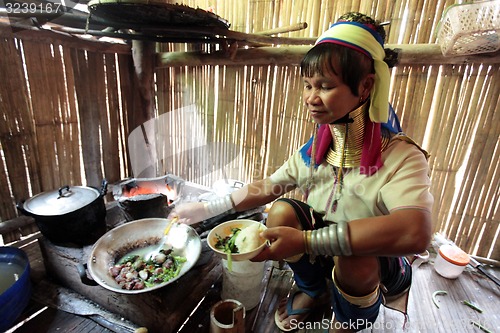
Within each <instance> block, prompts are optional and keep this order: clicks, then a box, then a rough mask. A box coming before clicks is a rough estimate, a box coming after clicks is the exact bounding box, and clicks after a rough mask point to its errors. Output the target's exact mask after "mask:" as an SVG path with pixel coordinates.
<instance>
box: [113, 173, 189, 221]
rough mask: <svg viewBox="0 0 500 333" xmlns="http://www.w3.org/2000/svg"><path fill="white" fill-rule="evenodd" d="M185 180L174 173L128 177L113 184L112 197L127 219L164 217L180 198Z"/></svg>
mask: <svg viewBox="0 0 500 333" xmlns="http://www.w3.org/2000/svg"><path fill="white" fill-rule="evenodd" d="M184 184H185V181H184V180H183V179H182V178H179V177H177V176H174V175H170V174H169V175H165V176H162V177H156V178H128V179H125V180H123V181H121V182H119V183H118V184H115V185H113V197H114V199H115V200H116V201H117V202H118V206H119V207H120V208H121V210H122V212H123V213H124V215H125V218H126V219H127V220H128V221H133V220H138V219H142V218H149V217H159V218H165V217H167V216H168V214H169V213H170V211H171V210H172V208H173V204H174V203H175V202H176V201H177V200H178V199H179V198H180V196H181V192H182V189H183V188H184Z"/></svg>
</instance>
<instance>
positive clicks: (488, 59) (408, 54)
mask: <svg viewBox="0 0 500 333" xmlns="http://www.w3.org/2000/svg"><path fill="white" fill-rule="evenodd" d="M310 48H311V46H283V47H259V48H249V49H238V50H237V51H236V54H229V53H228V52H223V51H220V52H214V53H210V54H207V53H200V52H165V53H159V54H158V59H157V61H158V67H160V68H161V67H178V66H204V65H225V66H245V65H248V66H251V65H282V66H285V65H298V64H300V61H301V60H302V58H303V57H304V55H305V54H306V52H307V51H308V50H309V49H310ZM386 48H390V49H396V50H397V51H398V53H399V61H398V65H403V66H404V65H442V64H457V65H460V64H469V63H483V64H497V63H500V51H499V52H493V53H484V54H478V55H467V56H454V57H445V56H443V54H442V53H441V49H440V46H439V45H438V44H405V45H402V44H387V45H386Z"/></svg>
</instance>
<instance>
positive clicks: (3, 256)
mask: <svg viewBox="0 0 500 333" xmlns="http://www.w3.org/2000/svg"><path fill="white" fill-rule="evenodd" d="M0 263H1V264H2V267H4V269H1V270H0V278H1V279H7V277H6V276H7V274H9V279H10V276H11V275H12V273H11V272H10V270H7V269H5V266H4V265H16V269H17V267H20V274H18V275H16V277H17V280H16V281H15V282H13V284H12V285H11V286H10V287H7V289H5V291H4V292H3V293H2V294H0V332H3V331H5V330H7V329H9V328H10V327H12V325H13V324H14V323H15V322H16V320H17V318H19V316H20V315H21V313H22V312H23V311H24V309H25V308H26V306H27V305H28V303H29V301H30V298H31V291H32V289H31V288H32V287H31V280H30V262H29V259H28V256H27V255H26V253H25V252H24V251H22V250H20V249H18V248H15V247H10V246H2V247H0ZM7 271H9V272H7ZM2 275H3V276H2ZM12 276H13V275H12ZM4 281H5V280H4Z"/></svg>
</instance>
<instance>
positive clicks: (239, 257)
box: [207, 219, 267, 261]
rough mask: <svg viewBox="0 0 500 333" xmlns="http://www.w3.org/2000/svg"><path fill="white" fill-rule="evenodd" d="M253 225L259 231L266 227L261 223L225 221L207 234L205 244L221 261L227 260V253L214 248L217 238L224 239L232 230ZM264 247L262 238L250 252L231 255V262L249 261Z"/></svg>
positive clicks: (264, 241) (264, 243)
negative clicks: (256, 225)
mask: <svg viewBox="0 0 500 333" xmlns="http://www.w3.org/2000/svg"><path fill="white" fill-rule="evenodd" d="M253 224H258V225H259V229H260V230H261V231H264V230H266V229H267V227H266V226H265V225H264V224H262V223H261V222H258V221H254V220H244V219H242V220H232V221H227V222H224V223H221V224H219V225H218V226H216V227H215V228H213V229H212V230H211V231H210V233H209V234H208V237H207V243H208V246H209V247H210V248H211V249H212V250H213V251H214V252H215V253H216V254H217V255H218V256H220V257H221V258H222V259H227V253H226V252H224V251H222V250H221V249H218V248H216V247H215V244H217V240H218V238H217V236H219V237H221V238H224V237H227V236H229V235H231V234H232V231H231V230H232V229H234V228H240V229H243V228H246V227H248V226H251V225H253ZM264 247H266V240H265V239H264V238H260V244H259V246H258V247H257V248H255V249H253V250H252V251H250V252H244V253H231V260H233V261H244V260H250V259H252V258H253V257H255V256H256V255H258V254H259V253H260V252H261V251H262V250H263V249H264Z"/></svg>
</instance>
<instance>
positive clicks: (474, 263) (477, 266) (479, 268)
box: [469, 256, 500, 287]
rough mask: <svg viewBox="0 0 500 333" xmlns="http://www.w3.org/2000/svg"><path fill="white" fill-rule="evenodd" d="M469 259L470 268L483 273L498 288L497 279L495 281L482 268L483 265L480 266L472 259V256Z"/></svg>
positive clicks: (499, 281) (499, 284)
mask: <svg viewBox="0 0 500 333" xmlns="http://www.w3.org/2000/svg"><path fill="white" fill-rule="evenodd" d="M469 257H470V261H469V264H470V265H471V266H472V267H474V268H475V269H477V270H478V271H480V272H481V273H483V274H484V275H485V276H486V277H487V278H489V279H490V280H491V281H493V282H495V284H496V285H497V286H499V287H500V280H499V279H497V278H496V277H495V276H493V275H492V274H491V273H489V272H488V271H487V270H486V269H485V268H484V265H483V264H481V263H480V262H479V261H477V260H476V259H474V258H472V256H469Z"/></svg>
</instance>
